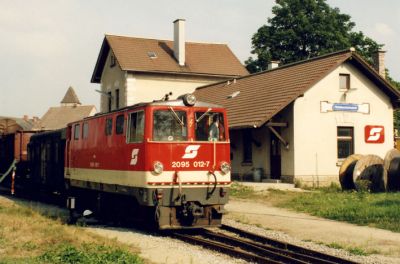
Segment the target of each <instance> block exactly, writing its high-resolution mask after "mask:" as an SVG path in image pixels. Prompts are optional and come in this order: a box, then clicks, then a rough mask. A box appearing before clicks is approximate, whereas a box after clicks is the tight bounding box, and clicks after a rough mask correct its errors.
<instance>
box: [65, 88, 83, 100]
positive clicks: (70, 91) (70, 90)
mask: <svg viewBox="0 0 400 264" xmlns="http://www.w3.org/2000/svg"><path fill="white" fill-rule="evenodd" d="M61 103H62V104H81V102H80V101H79V98H78V96H77V95H76V93H75V90H74V88H72V87H71V86H70V87H69V88H68V90H67V92H66V93H65V95H64V98H63V99H62V101H61Z"/></svg>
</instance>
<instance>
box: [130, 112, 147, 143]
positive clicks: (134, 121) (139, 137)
mask: <svg viewBox="0 0 400 264" xmlns="http://www.w3.org/2000/svg"><path fill="white" fill-rule="evenodd" d="M128 125H129V133H128V142H129V143H132V142H142V141H143V135H144V112H143V111H140V112H134V113H130V114H129V124H128Z"/></svg>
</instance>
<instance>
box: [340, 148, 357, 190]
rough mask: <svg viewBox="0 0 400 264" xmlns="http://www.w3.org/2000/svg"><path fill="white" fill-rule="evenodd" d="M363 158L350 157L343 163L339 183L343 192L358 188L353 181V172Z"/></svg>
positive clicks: (354, 155) (355, 155)
mask: <svg viewBox="0 0 400 264" xmlns="http://www.w3.org/2000/svg"><path fill="white" fill-rule="evenodd" d="M361 157H362V155H360V154H353V155H350V156H348V157H347V158H346V159H345V160H344V161H343V163H342V166H340V170H339V182H340V185H341V186H342V189H343V190H353V189H355V188H356V187H355V186H354V181H353V170H354V167H355V166H356V163H357V161H358V160H359V159H360V158H361Z"/></svg>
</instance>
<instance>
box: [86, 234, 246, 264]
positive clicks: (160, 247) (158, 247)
mask: <svg viewBox="0 0 400 264" xmlns="http://www.w3.org/2000/svg"><path fill="white" fill-rule="evenodd" d="M85 229H86V230H88V231H90V232H94V233H96V234H99V235H101V236H105V237H109V238H115V239H117V240H118V241H120V242H122V243H127V244H130V245H133V246H135V247H137V248H139V249H140V251H141V253H140V256H141V257H142V258H144V259H146V260H147V261H148V262H151V263H170V264H171V263H182V264H183V263H185V264H186V263H202V264H207V263H209V264H212V263H217V264H218V263H221V264H225V263H226V264H242V263H247V262H246V261H244V260H240V259H234V258H231V257H229V256H227V255H224V254H219V253H216V252H213V251H210V250H207V249H203V248H202V247H200V246H193V245H190V244H187V243H185V242H182V241H180V240H176V239H173V238H169V237H161V236H159V235H156V234H148V233H144V232H142V231H140V230H134V229H125V228H109V227H88V228H85Z"/></svg>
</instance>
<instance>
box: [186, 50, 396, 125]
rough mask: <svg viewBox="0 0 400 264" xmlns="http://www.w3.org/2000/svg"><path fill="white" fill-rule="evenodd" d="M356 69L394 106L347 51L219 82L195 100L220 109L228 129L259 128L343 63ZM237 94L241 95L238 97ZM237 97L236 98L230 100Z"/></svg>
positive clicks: (380, 84) (386, 88)
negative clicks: (221, 106) (225, 117)
mask: <svg viewBox="0 0 400 264" xmlns="http://www.w3.org/2000/svg"><path fill="white" fill-rule="evenodd" d="M347 60H348V61H349V62H350V63H353V64H354V65H356V66H357V67H358V68H359V69H360V70H362V71H363V72H364V74H366V75H367V76H368V77H370V78H371V80H373V81H374V82H375V83H377V84H378V87H380V88H381V89H382V90H383V91H384V92H385V93H386V94H388V95H389V96H390V98H392V101H393V102H395V101H397V100H399V98H400V93H399V91H397V90H396V89H394V88H393V87H392V86H391V85H390V84H389V83H388V82H387V81H385V80H384V79H383V78H382V77H380V76H379V74H378V73H377V72H376V71H375V70H373V69H372V68H371V67H370V66H369V65H368V64H367V63H366V62H365V61H364V60H363V59H361V57H360V56H358V55H357V54H356V53H354V52H351V51H349V50H346V51H340V52H336V53H332V54H328V55H325V56H320V57H316V58H313V59H309V60H305V61H301V62H298V63H293V64H288V65H285V66H282V67H279V68H276V69H273V70H269V71H265V72H261V73H257V74H253V75H248V76H245V77H242V78H238V79H236V80H231V81H230V84H228V83H227V82H220V83H217V84H211V85H207V86H203V87H199V88H197V89H196V91H195V93H194V94H195V95H196V97H197V99H198V100H201V101H205V102H210V103H214V104H219V105H223V106H224V107H226V108H227V111H228V120H229V126H230V128H243V127H260V126H262V125H263V124H264V123H265V122H267V121H268V120H270V119H271V118H272V117H273V116H274V115H276V114H277V113H279V112H280V111H281V110H282V109H283V108H285V107H286V106H287V105H289V104H290V103H291V102H293V101H294V100H295V99H296V98H297V97H299V96H301V95H302V94H304V93H305V92H306V91H307V90H308V89H309V88H311V87H312V86H313V85H314V84H315V83H317V82H318V81H319V80H321V79H322V78H323V77H324V76H326V75H327V74H328V73H330V72H331V71H333V70H334V69H335V68H336V67H337V66H339V65H340V64H342V63H343V62H345V61H347ZM239 91H240V93H238V92H239ZM234 93H236V94H237V95H236V96H234V97H233V98H228V97H232V95H234Z"/></svg>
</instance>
